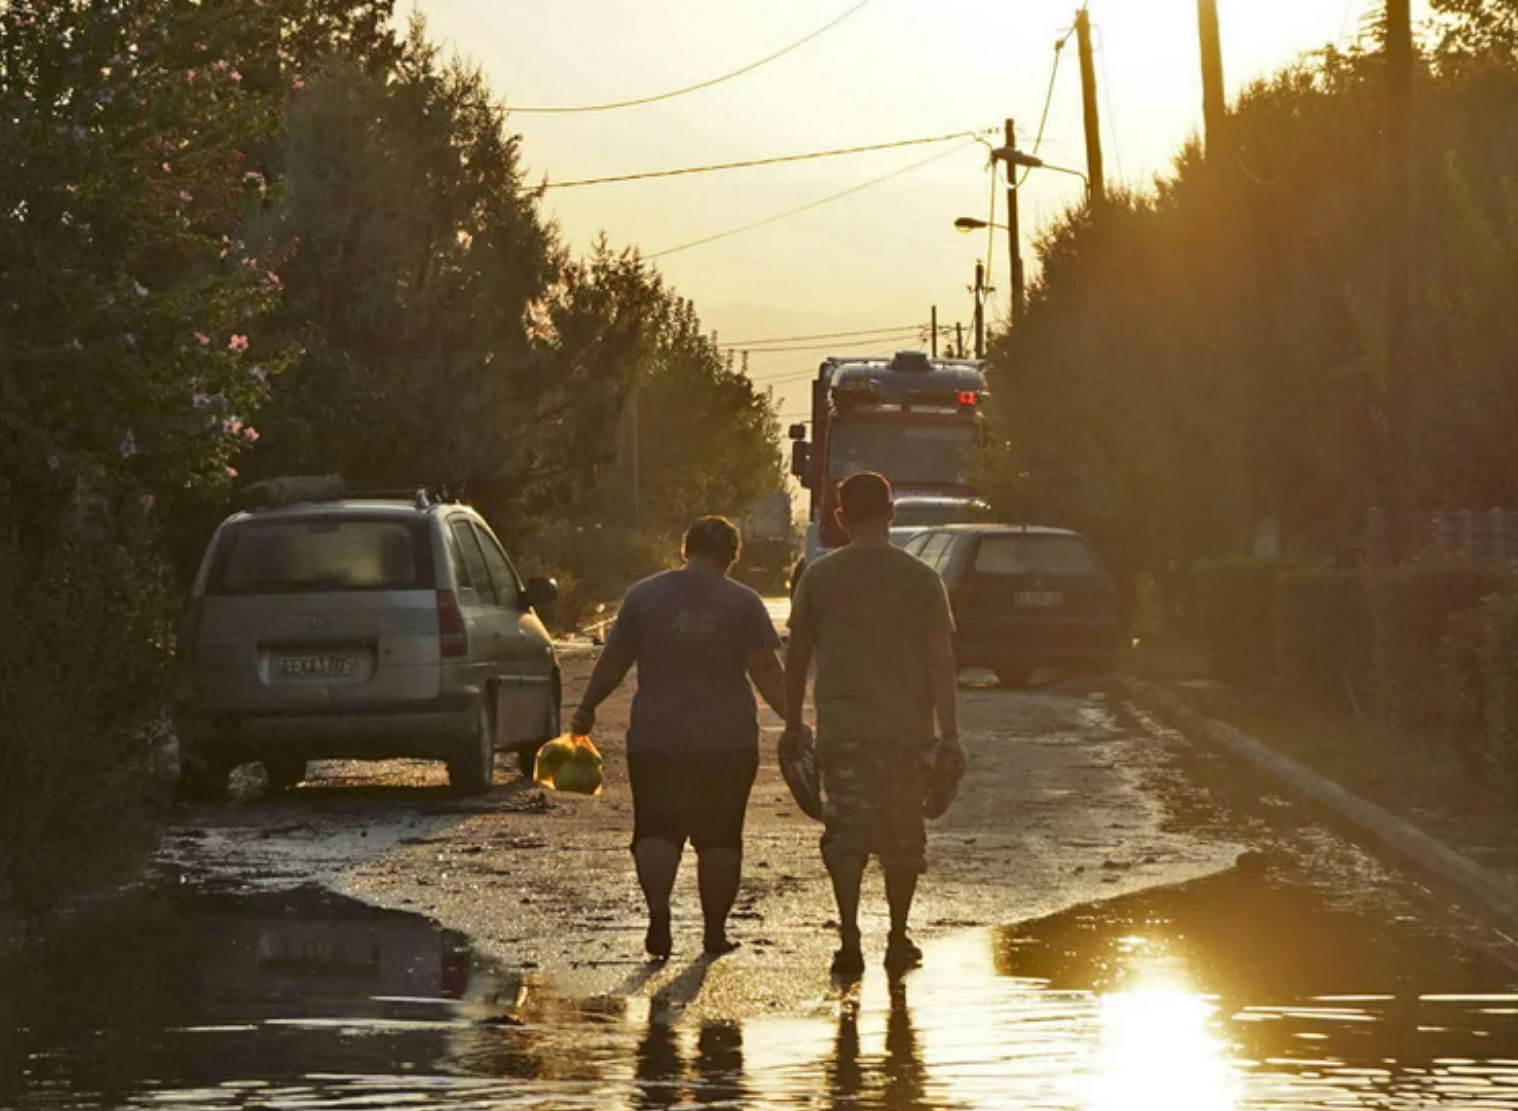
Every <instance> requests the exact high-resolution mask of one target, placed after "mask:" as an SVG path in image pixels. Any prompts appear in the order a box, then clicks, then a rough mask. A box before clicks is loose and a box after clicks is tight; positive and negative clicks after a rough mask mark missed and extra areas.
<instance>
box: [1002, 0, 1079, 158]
mask: <svg viewBox="0 0 1518 1111" xmlns="http://www.w3.org/2000/svg"><path fill="white" fill-rule="evenodd" d="M1073 34H1075V25H1074V24H1071V25H1070V27H1069V28H1068V29H1067V30H1066V31H1065V33H1064V34H1063V35H1061V36H1060V37H1059V38H1058V39H1056V40H1055V41H1054V64H1053V65H1051V66H1050V67H1049V87H1048V88H1047V89H1046V90H1044V109H1043V111H1042V112H1040V113H1039V115H1038V134H1037V135H1035V136H1034V137H1033V150H1032V153H1033V154H1037V153H1038V151H1039V148H1040V147H1042V146H1043V145H1044V128H1046V127H1048V126H1049V108H1050V107H1051V106H1052V105H1053V104H1054V84H1055V81H1056V80H1057V79H1058V78H1059V63H1060V59H1062V58H1063V57H1064V56H1065V45H1066V44H1067V43H1068V42H1069V41H1070V36H1071V35H1073ZM1032 172H1033V167H1031V166H1029V167H1028V168H1027V169H1025V170H1023V174H1022V177H1020V178H1018V179H1017V183H1016V187H1017V188H1022V184H1023V182H1025V181H1027V180H1028V175H1029V174H1031V173H1032Z"/></svg>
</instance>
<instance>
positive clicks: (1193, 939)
mask: <svg viewBox="0 0 1518 1111" xmlns="http://www.w3.org/2000/svg"><path fill="white" fill-rule="evenodd" d="M927 948H928V952H927V963H926V965H925V967H924V968H923V969H921V970H920V971H918V972H916V973H913V974H912V975H911V976H909V977H907V978H906V979H905V980H904V981H901V982H899V983H897V984H895V985H892V984H889V983H887V982H886V980H885V978H884V976H883V975H881V974H880V973H879V972H878V970H872V971H871V973H870V975H869V976H867V977H866V979H865V981H864V983H863V984H862V985H861V986H859V987H858V988H855V989H852V990H850V991H848V992H845V993H843V994H841V995H836V994H835V995H830V996H828V997H827V998H824V999H821V1000H819V1001H818V1003H817V1005H816V1007H815V1008H813V1010H812V1012H811V1013H810V1014H807V1015H803V1016H799V1017H791V1018H772V1017H766V1018H760V1019H754V1020H750V1021H747V1022H743V1023H734V1022H723V1021H711V1020H703V1019H702V1017H701V1012H700V1008H699V1007H698V1006H692V1007H691V1008H690V1009H689V1010H687V1011H684V1012H682V1011H681V1009H680V1008H679V1007H677V1006H667V1005H666V1002H667V1001H666V1000H665V999H663V998H661V997H655V998H654V999H647V998H643V997H641V996H638V995H633V996H630V997H627V998H608V999H602V1000H591V1001H576V1002H569V1001H565V1000H561V999H558V998H555V997H554V996H553V995H552V994H550V993H547V992H545V991H543V990H542V989H541V988H540V986H539V985H538V983H537V981H535V980H534V979H533V978H532V977H531V976H529V975H524V974H520V973H517V972H513V971H512V970H509V969H502V968H495V967H491V966H488V965H485V964H483V963H482V962H480V961H479V960H477V959H476V958H475V957H474V956H473V955H472V954H471V953H470V951H469V949H468V948H467V946H466V945H465V944H464V943H463V940H462V939H461V938H460V937H458V936H457V935H455V934H451V933H449V932H447V931H444V930H442V929H439V928H438V927H437V926H436V924H434V923H432V922H430V921H428V920H427V919H425V918H422V917H420V916H417V915H412V914H405V913H401V912H391V911H379V910H375V909H373V908H370V907H367V906H365V905H363V904H359V903H355V902H353V901H351V900H346V899H341V898H337V897H334V896H330V895H324V894H321V893H317V892H310V891H302V892H295V893H285V894H279V895H275V894H258V895H255V896H252V897H247V896H244V897H238V898H233V897H225V898H218V897H214V896H204V895H202V896H191V895H184V894H179V893H170V894H164V895H159V896H155V897H150V898H144V899H142V900H139V901H137V902H134V903H132V904H131V905H126V906H121V907H116V908H111V909H110V910H109V911H107V912H105V913H103V914H100V915H97V916H94V917H93V918H92V919H90V920H88V921H86V920H81V921H78V922H75V923H73V924H72V925H70V926H68V927H67V928H66V929H63V930H60V931H59V932H58V936H57V937H55V938H54V939H53V940H52V941H51V942H50V943H49V944H48V945H47V947H46V948H45V950H44V951H42V952H40V953H35V954H29V955H27V956H25V957H24V958H16V957H12V958H6V960H7V961H8V962H9V963H6V964H4V965H3V966H0V973H3V977H4V979H3V982H4V983H5V985H6V989H7V990H6V991H5V992H4V993H3V994H4V997H3V998H0V1106H4V1107H15V1108H24V1109H28V1111H30V1109H32V1108H58V1107H63V1108H94V1107H113V1108H115V1107H127V1108H158V1107H175V1108H194V1107H208V1108H213V1107H214V1108H219V1107H239V1108H249V1107H258V1108H264V1107H267V1108H292V1109H293V1108H299V1109H315V1108H338V1107H342V1108H352V1107H373V1108H394V1107H427V1108H434V1107H435V1108H480V1109H484V1108H518V1107H523V1108H525V1107H533V1108H549V1109H552V1108H576V1109H578V1108H586V1109H589V1108H597V1109H599V1108H622V1107H627V1108H665V1107H667V1108H676V1107H678V1108H717V1107H729V1108H850V1109H857V1111H867V1109H877V1108H878V1109H889V1111H898V1109H928V1108H976V1109H980V1108H1002V1107H1005V1108H1020V1109H1021V1108H1084V1109H1091V1111H1103V1109H1107V1108H1124V1109H1133V1108H1150V1107H1152V1108H1157V1109H1161V1108H1162V1109H1165V1111H1188V1109H1193V1108H1207V1109H1229V1108H1238V1109H1243V1108H1296V1109H1311V1108H1319V1107H1322V1108H1328V1107H1334V1108H1357V1107H1364V1108H1372V1107H1374V1108H1415V1107H1416V1108H1423V1107H1434V1106H1449V1107H1462V1108H1476V1107H1481V1108H1487V1107H1491V1108H1496V1107H1513V1108H1518V993H1515V992H1514V981H1515V977H1514V976H1513V975H1512V974H1511V973H1510V972H1509V971H1507V970H1506V969H1505V968H1504V967H1503V966H1501V965H1499V964H1496V963H1494V962H1492V961H1490V960H1489V959H1487V958H1485V957H1483V956H1482V955H1480V954H1478V953H1476V952H1472V951H1466V950H1462V949H1460V948H1457V947H1454V946H1453V945H1452V944H1451V943H1449V942H1446V941H1443V940H1440V939H1438V938H1436V937H1433V936H1430V935H1428V934H1427V933H1425V932H1424V931H1422V930H1421V929H1420V928H1419V927H1418V926H1417V924H1416V923H1413V922H1411V921H1406V920H1397V919H1395V918H1387V917H1385V916H1382V917H1379V918H1378V917H1373V916H1367V915H1366V914H1365V913H1364V912H1357V911H1356V910H1354V909H1353V908H1352V907H1342V908H1341V907H1337V906H1335V905H1334V904H1333V902H1332V900H1331V899H1330V898H1328V897H1326V896H1324V895H1323V894H1321V893H1317V892H1312V891H1309V890H1306V889H1304V888H1300V887H1294V886H1284V885H1274V884H1272V883H1270V882H1268V881H1267V879H1266V878H1264V877H1263V876H1260V875H1242V874H1237V873H1235V874H1230V875H1226V876H1222V877H1217V878H1214V879H1210V880H1206V881H1202V882H1199V883H1196V884H1192V885H1188V886H1186V887H1181V888H1171V889H1164V890H1159V891H1153V892H1147V893H1141V894H1139V895H1134V896H1129V897H1125V898H1123V899H1118V900H1114V901H1112V902H1109V903H1103V904H1100V905H1096V906H1090V907H1085V908H1081V909H1079V910H1076V911H1072V912H1069V913H1067V914H1063V915H1060V916H1057V917H1054V918H1050V919H1046V920H1042V921H1039V922H1035V923H1029V924H1024V925H1020V926H1012V927H1005V928H1001V929H995V930H975V931H966V932H962V933H959V934H954V935H950V936H947V937H944V938H941V939H938V940H936V941H934V942H933V943H932V944H930V945H929V946H928V947H927ZM702 972H703V969H701V968H699V967H697V966H692V968H691V969H690V970H688V973H687V974H684V978H686V979H688V980H689V982H690V983H691V984H693V985H695V986H697V987H699V984H700V980H701V975H702ZM681 978H682V976H677V977H676V981H677V982H678V981H679V980H680V979H681ZM674 987H675V985H674V984H672V985H670V988H674ZM673 994H676V995H678V992H674V993H673Z"/></svg>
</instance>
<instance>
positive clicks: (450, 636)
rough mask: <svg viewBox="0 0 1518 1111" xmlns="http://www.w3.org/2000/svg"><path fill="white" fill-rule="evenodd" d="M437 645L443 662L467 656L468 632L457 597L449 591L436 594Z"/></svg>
mask: <svg viewBox="0 0 1518 1111" xmlns="http://www.w3.org/2000/svg"><path fill="white" fill-rule="evenodd" d="M437 643H438V652H439V654H440V655H441V656H442V657H443V659H445V660H451V659H458V658H459V657H460V656H467V655H469V630H467V629H466V628H465V627H464V613H463V611H462V610H460V609H459V599H458V595H456V594H454V592H453V591H451V590H439V591H438V592H437Z"/></svg>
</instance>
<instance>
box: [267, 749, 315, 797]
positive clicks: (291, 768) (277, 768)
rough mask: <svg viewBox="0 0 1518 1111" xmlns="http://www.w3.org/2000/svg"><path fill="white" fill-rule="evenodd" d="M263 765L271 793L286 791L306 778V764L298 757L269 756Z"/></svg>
mask: <svg viewBox="0 0 1518 1111" xmlns="http://www.w3.org/2000/svg"><path fill="white" fill-rule="evenodd" d="M263 765H264V775H265V777H266V778H267V779H268V780H269V790H270V791H271V792H273V791H288V790H289V789H290V788H291V787H294V786H295V785H296V784H297V783H299V782H300V781H301V780H303V779H305V778H306V762H305V761H304V760H302V759H301V758H300V757H298V756H270V757H267V758H266V759H265V760H264V761H263Z"/></svg>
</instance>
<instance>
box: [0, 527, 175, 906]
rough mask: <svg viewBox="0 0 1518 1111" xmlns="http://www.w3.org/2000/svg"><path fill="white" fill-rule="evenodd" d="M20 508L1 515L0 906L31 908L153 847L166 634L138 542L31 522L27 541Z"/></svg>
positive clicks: (168, 676)
mask: <svg viewBox="0 0 1518 1111" xmlns="http://www.w3.org/2000/svg"><path fill="white" fill-rule="evenodd" d="M7 507H8V504H7V502H6V500H5V499H4V498H3V497H0V509H3V508H7ZM17 519H18V518H17V517H16V516H6V515H4V514H3V513H0V520H4V521H8V522H10V523H11V526H12V527H11V528H10V529H4V530H0V612H3V613H4V614H5V623H4V625H3V627H0V907H7V908H11V909H13V910H14V911H16V912H18V913H20V914H21V915H22V916H24V917H35V916H36V915H38V914H40V913H41V912H43V911H45V910H47V909H48V908H49V907H51V906H53V905H55V904H56V903H57V902H59V901H60V900H61V899H63V898H65V897H66V896H67V895H69V894H70V893H72V892H75V891H79V890H84V889H89V888H92V887H95V886H98V885H100V884H103V883H107V882H110V881H112V880H114V879H116V878H118V877H119V876H120V875H121V874H123V872H124V871H125V870H126V869H128V868H130V867H131V866H132V865H133V864H135V863H136V862H137V861H138V860H139V859H140V857H141V854H142V852H143V851H144V850H145V849H146V848H147V846H148V844H149V838H150V835H151V825H150V823H149V822H148V821H147V820H146V817H147V814H146V804H147V802H148V796H149V794H150V789H149V783H150V776H151V761H152V758H153V755H154V744H155V742H154V739H153V738H154V726H155V724H157V723H159V722H161V721H162V720H163V713H164V710H165V708H166V706H167V704H168V700H169V696H170V692H171V680H172V670H171V667H170V652H171V649H172V640H171V637H170V626H169V623H168V621H167V620H166V614H167V613H168V604H167V594H166V592H165V591H164V590H163V589H162V587H161V580H160V579H159V578H158V577H157V575H156V573H155V572H154V571H153V568H155V567H156V564H155V563H154V561H153V560H152V558H151V556H150V554H149V550H148V548H147V546H146V544H145V543H143V542H141V541H140V540H137V539H133V538H130V537H126V536H122V535H118V534H116V533H115V531H114V530H102V529H91V530H89V531H88V533H87V534H86V535H79V534H77V532H76V534H75V535H73V536H70V535H68V532H69V528H70V527H71V526H64V527H61V528H59V529H56V530H54V531H53V532H52V533H51V534H47V535H41V534H40V533H39V532H38V531H30V530H38V529H40V524H39V522H37V521H36V520H35V519H32V520H30V521H29V531H28V533H27V535H26V536H25V537H24V540H25V543H23V537H22V536H21V535H20V534H19V533H18V531H17V530H16V526H15V522H16V521H17ZM22 519H25V518H22Z"/></svg>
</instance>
